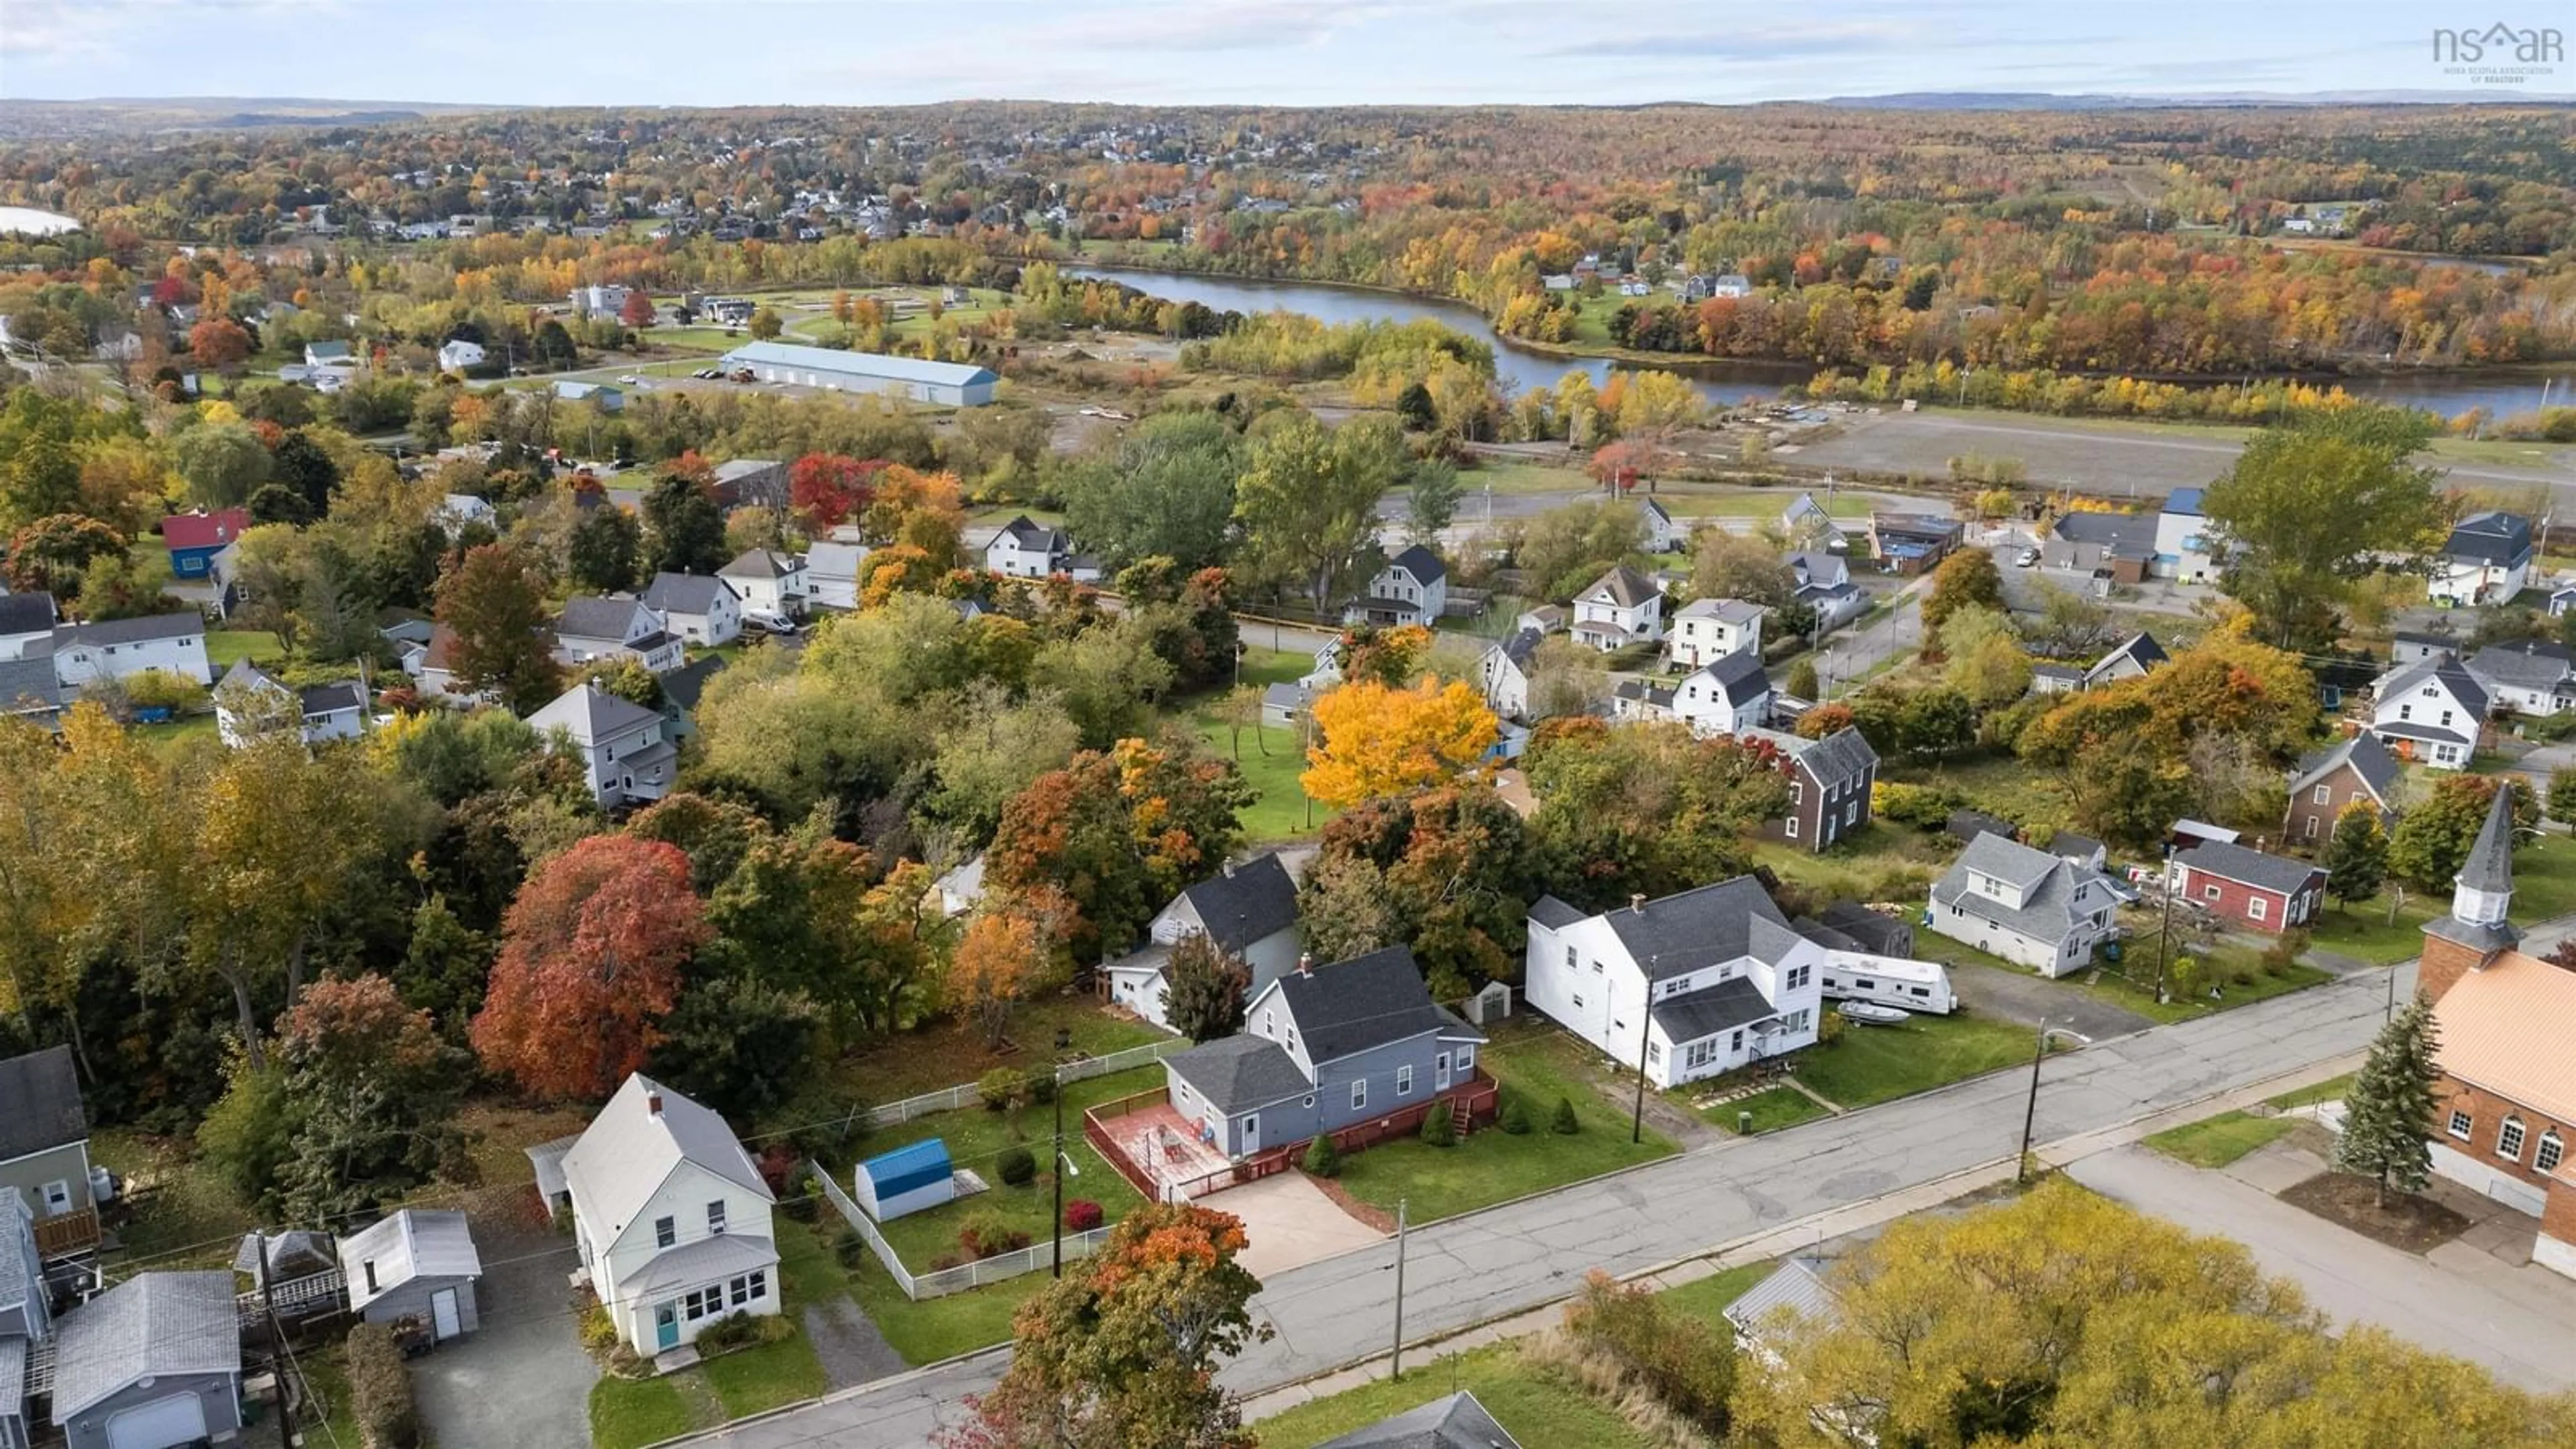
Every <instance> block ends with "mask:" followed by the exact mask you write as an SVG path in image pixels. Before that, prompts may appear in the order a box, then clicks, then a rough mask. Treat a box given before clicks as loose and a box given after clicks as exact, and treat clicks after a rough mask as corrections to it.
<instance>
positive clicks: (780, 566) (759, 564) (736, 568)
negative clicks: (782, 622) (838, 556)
mask: <svg viewBox="0 0 2576 1449" xmlns="http://www.w3.org/2000/svg"><path fill="white" fill-rule="evenodd" d="M1059 536H1061V535H1059ZM804 566H805V560H803V559H801V558H798V557H797V556H796V555H794V554H792V553H776V552H773V551H771V550H769V549H765V548H751V549H745V550H743V551H742V553H741V554H739V555H737V556H736V557H735V559H734V561H733V562H731V563H729V564H726V565H725V566H724V567H723V568H720V569H718V570H716V572H717V573H719V574H722V575H723V576H725V577H726V578H729V579H783V578H785V577H787V576H788V575H789V574H792V573H794V572H796V571H797V570H798V569H801V568H803V567H804Z"/></svg>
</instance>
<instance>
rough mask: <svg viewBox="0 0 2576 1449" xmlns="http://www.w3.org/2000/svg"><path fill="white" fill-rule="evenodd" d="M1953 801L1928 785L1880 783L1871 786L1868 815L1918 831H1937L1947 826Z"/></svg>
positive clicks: (1943, 792)
mask: <svg viewBox="0 0 2576 1449" xmlns="http://www.w3.org/2000/svg"><path fill="white" fill-rule="evenodd" d="M1955 798H1956V797H1954V796H1952V795H1951V794H1950V792H1948V791H1946V790H1942V789H1939V788H1937V787H1935V786H1931V785H1904V784H1899V783H1897V782H1895V781H1892V780H1889V781H1881V782H1879V783H1878V784H1877V785H1875V786H1873V787H1871V790H1870V813H1872V814H1874V815H1876V816H1877V817H1878V818H1879V819H1881V820H1892V821H1894V822H1896V823H1897V824H1899V825H1911V826H1913V827H1914V828H1915V829H1917V830H1938V829H1940V828H1941V827H1942V826H1944V825H1947V824H1949V823H1950V812H1951V811H1952V810H1953V809H1956V808H1957V806H1956V804H1955Z"/></svg>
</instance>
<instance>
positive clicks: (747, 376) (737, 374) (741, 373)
mask: <svg viewBox="0 0 2576 1449" xmlns="http://www.w3.org/2000/svg"><path fill="white" fill-rule="evenodd" d="M733 380H734V381H736V382H749V381H751V369H750V368H748V367H737V368H735V369H734V370H733Z"/></svg>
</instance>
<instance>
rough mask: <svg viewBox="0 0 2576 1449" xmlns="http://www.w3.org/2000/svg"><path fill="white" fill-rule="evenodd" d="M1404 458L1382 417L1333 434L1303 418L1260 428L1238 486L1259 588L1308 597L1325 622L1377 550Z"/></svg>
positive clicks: (1277, 418)
mask: <svg viewBox="0 0 2576 1449" xmlns="http://www.w3.org/2000/svg"><path fill="white" fill-rule="evenodd" d="M1404 457H1405V449H1404V438H1403V434H1402V430H1401V429H1400V428H1399V427H1398V426H1397V425H1396V423H1395V421H1394V420H1393V419H1391V418H1387V417H1384V416H1369V417H1362V418H1358V419H1355V420H1353V421H1351V422H1349V423H1345V424H1343V425H1342V426H1341V427H1340V428H1337V429H1331V430H1327V429H1326V428H1325V427H1324V425H1323V424H1322V423H1319V422H1317V421H1316V420H1315V417H1314V415H1313V414H1311V413H1308V412H1305V411H1303V410H1297V411H1291V412H1280V413H1274V414H1272V415H1270V416H1269V417H1266V418H1264V419H1262V420H1261V421H1260V422H1259V423H1257V424H1255V425H1254V427H1253V431H1252V433H1251V437H1250V442H1249V443H1248V444H1247V446H1246V450H1245V454H1244V466H1243V472H1242V475H1241V476H1240V477H1239V478H1237V480H1236V482H1235V495H1234V521H1235V523H1236V524H1237V525H1239V526H1240V527H1241V528H1242V530H1243V550H1244V562H1245V565H1246V567H1247V568H1248V569H1249V571H1250V572H1251V573H1252V575H1253V576H1254V577H1255V578H1257V579H1260V580H1265V581H1267V582H1271V583H1275V584H1280V585H1283V586H1287V587H1294V588H1298V589H1301V590H1303V591H1304V593H1305V595H1306V599H1307V602H1308V603H1309V604H1310V605H1311V606H1312V607H1313V609H1314V611H1315V615H1316V617H1318V618H1321V617H1322V616H1323V615H1324V613H1325V610H1326V606H1327V605H1329V604H1330V603H1331V602H1332V599H1333V597H1334V594H1335V592H1336V590H1337V589H1339V588H1340V587H1341V585H1342V583H1343V581H1344V580H1345V579H1346V578H1347V577H1348V575H1349V574H1350V572H1351V570H1352V568H1353V566H1354V565H1355V564H1356V563H1357V562H1358V561H1359V559H1360V557H1361V556H1362V554H1363V553H1365V552H1366V551H1367V550H1369V549H1370V548H1372V547H1373V542H1372V541H1373V539H1374V538H1375V536H1376V530H1377V503H1378V499H1379V498H1381V497H1383V496H1384V495H1385V493H1386V490H1387V489H1388V488H1389V487H1391V486H1393V484H1394V482H1395V480H1396V478H1397V476H1398V475H1399V473H1400V472H1401V471H1402V469H1403V466H1404V462H1403V460H1404Z"/></svg>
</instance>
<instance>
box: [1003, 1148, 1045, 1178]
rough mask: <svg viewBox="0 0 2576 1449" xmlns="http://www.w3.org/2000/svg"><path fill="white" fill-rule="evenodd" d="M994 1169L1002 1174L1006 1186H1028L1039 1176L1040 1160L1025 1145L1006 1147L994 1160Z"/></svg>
mask: <svg viewBox="0 0 2576 1449" xmlns="http://www.w3.org/2000/svg"><path fill="white" fill-rule="evenodd" d="M993 1170H994V1171H995V1172H997V1173H1000V1174H1001V1177H1002V1183H1003V1185H1004V1186H1006V1187H1026V1186H1028V1185H1029V1184H1030V1183H1032V1182H1035V1181H1036V1180H1037V1176H1038V1160H1037V1159H1036V1158H1035V1157H1032V1156H1030V1155H1029V1150H1028V1149H1027V1148H1025V1147H1006V1148H1003V1149H1002V1155H1001V1156H1000V1157H997V1158H995V1159H994V1160H993Z"/></svg>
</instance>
